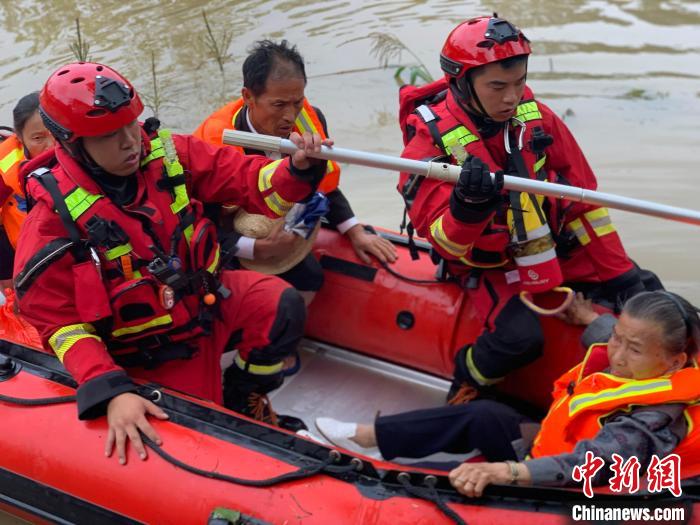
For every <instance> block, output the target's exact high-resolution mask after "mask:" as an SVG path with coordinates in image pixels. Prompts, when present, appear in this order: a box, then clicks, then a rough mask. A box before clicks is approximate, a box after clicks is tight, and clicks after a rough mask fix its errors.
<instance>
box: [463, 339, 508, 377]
mask: <svg viewBox="0 0 700 525" xmlns="http://www.w3.org/2000/svg"><path fill="white" fill-rule="evenodd" d="M473 351H474V347H473V346H470V347H469V350H467V370H469V374H470V375H471V376H472V377H473V378H474V379H475V380H476V381H477V382H478V383H479V384H480V385H483V386H486V385H493V384H494V383H498V382H499V381H501V380H502V379H503V378H502V377H498V378H496V379H489V378H488V377H485V376H484V375H483V374H482V373H481V372H479V369H478V368H477V367H476V365H475V364H474V356H473V355H472V354H473Z"/></svg>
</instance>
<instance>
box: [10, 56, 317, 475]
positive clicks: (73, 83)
mask: <svg viewBox="0 0 700 525" xmlns="http://www.w3.org/2000/svg"><path fill="white" fill-rule="evenodd" d="M142 110H143V104H142V102H141V100H140V98H139V96H138V94H137V93H136V92H135V90H134V88H133V87H132V85H131V84H130V83H129V81H128V80H127V79H126V78H124V77H123V76H122V75H120V74H119V73H118V72H117V71H115V70H113V69H112V68H110V67H107V66H105V65H101V64H96V63H73V64H68V65H66V66H64V67H61V68H59V69H58V70H57V71H56V72H55V73H53V74H52V75H51V77H50V78H49V79H48V80H47V82H46V85H45V86H44V88H43V90H42V91H41V95H40V111H41V116H42V118H43V119H44V122H45V124H46V127H47V128H48V129H49V130H50V131H51V133H52V134H53V135H54V137H56V140H57V141H58V145H57V147H56V148H55V149H54V150H52V151H51V152H45V153H44V154H42V155H40V156H39V157H37V158H35V159H33V160H32V161H30V162H29V163H28V164H27V165H26V166H24V167H23V169H22V175H26V176H27V177H28V178H27V194H28V196H29V197H31V199H32V201H33V203H34V204H33V207H32V209H31V211H30V213H29V215H28V217H27V220H26V221H25V224H24V226H23V228H22V231H21V234H20V238H19V243H18V248H17V258H16V262H15V286H16V290H17V294H18V297H19V305H20V309H21V311H22V313H23V315H24V316H25V317H26V318H27V319H28V320H29V322H31V323H32V324H33V325H34V326H35V327H36V328H37V330H38V331H39V333H40V335H41V337H42V340H43V343H44V345H45V346H46V347H47V348H50V349H51V350H53V351H54V352H55V353H56V355H57V356H58V358H59V360H60V361H61V362H62V363H63V365H64V366H65V367H66V369H67V370H68V371H69V372H70V373H71V375H72V376H73V378H74V379H75V380H76V382H77V383H78V390H77V405H78V415H79V418H80V419H92V418H95V417H98V416H101V415H103V414H105V413H106V414H107V418H108V422H109V434H108V438H107V447H106V452H107V453H108V454H109V453H111V450H112V448H113V445H114V444H115V443H116V445H117V450H118V454H119V457H120V460H121V461H122V462H124V461H125V455H124V450H125V447H124V444H125V441H126V440H127V439H131V441H132V444H133V446H134V447H135V449H136V451H137V452H138V453H139V454H140V455H141V457H145V451H144V449H143V445H142V443H141V440H140V438H139V430H140V431H142V432H144V433H145V434H146V435H147V436H149V437H150V438H151V439H156V440H157V441H158V436H157V434H156V433H155V432H154V430H153V428H152V427H151V425H150V424H149V423H148V421H147V419H146V415H151V416H155V417H158V418H161V419H162V418H165V417H166V415H165V413H164V412H163V411H162V410H160V409H159V408H158V407H157V406H155V405H154V404H152V403H151V402H150V401H147V400H146V399H145V398H143V397H140V396H139V395H137V392H138V387H137V385H136V384H135V383H134V381H133V380H132V377H133V378H139V379H142V380H146V381H155V382H158V383H160V384H162V385H165V386H167V387H172V388H176V389H179V390H181V391H184V392H186V393H189V394H193V395H197V396H200V397H203V398H207V399H212V400H214V401H216V402H219V403H220V402H222V397H223V396H222V381H221V368H220V357H221V354H222V351H223V350H225V349H230V348H233V347H235V348H237V349H238V350H239V357H238V361H239V363H240V371H239V374H238V376H237V377H236V378H235V380H236V384H235V385H233V386H232V387H231V388H230V395H229V397H228V399H227V400H226V401H227V403H226V406H228V407H229V408H231V409H233V410H236V411H239V412H242V413H245V414H248V415H250V416H254V417H257V418H259V419H265V420H270V421H272V422H274V413H273V412H271V410H270V407H269V403H268V402H267V401H266V397H265V394H266V393H267V392H269V391H270V390H272V389H274V388H277V387H278V386H279V385H280V384H281V383H282V373H281V370H282V366H283V360H284V359H285V357H286V356H287V355H288V354H289V353H290V352H291V351H292V350H293V349H294V348H295V346H296V345H297V343H298V341H299V339H300V338H301V335H302V332H303V325H304V321H305V309H304V304H303V301H302V299H301V297H300V296H299V294H298V293H297V292H296V291H295V290H294V289H293V288H291V287H289V286H288V285H287V284H286V283H284V282H283V281H282V280H280V279H278V278H275V277H271V276H265V275H261V274H257V273H255V272H250V271H237V272H231V271H220V269H219V266H220V264H221V261H220V250H219V244H218V242H217V239H216V230H215V228H214V227H213V225H212V223H211V222H210V221H209V220H208V219H206V218H204V217H203V213H202V202H217V203H222V204H231V205H233V204H235V205H239V206H241V207H242V208H244V209H248V210H251V211H252V212H256V213H262V214H267V215H274V214H275V211H274V210H273V209H272V208H270V206H269V204H268V202H269V201H270V199H280V200H283V201H284V202H296V201H300V200H303V199H304V198H306V197H307V196H308V195H309V194H311V193H312V192H313V191H314V190H315V188H316V185H317V184H318V181H319V180H320V179H321V177H322V176H323V166H322V165H321V164H319V163H312V162H311V161H310V160H309V159H308V158H307V157H306V152H307V151H313V150H318V149H319V148H320V146H321V144H322V142H323V141H322V140H321V138H320V137H319V136H318V135H312V134H310V133H306V134H305V135H304V137H301V136H299V135H297V134H293V135H292V137H291V139H292V140H293V141H294V142H295V143H296V144H297V145H298V146H299V147H300V148H301V149H300V151H299V152H298V153H296V154H295V155H294V156H293V157H291V158H288V159H284V160H280V161H276V162H271V161H270V160H269V159H266V158H265V157H253V156H244V155H241V154H240V153H239V152H237V151H235V150H233V149H228V148H216V147H212V146H211V145H209V144H206V143H205V142H202V141H201V140H199V139H196V138H193V137H190V136H184V135H173V134H171V133H170V132H169V131H167V130H157V128H158V126H159V123H158V122H157V120H155V119H147V121H146V122H145V123H144V124H141V123H139V122H138V120H137V118H138V117H139V115H140V114H141V112H142ZM326 143H330V141H326ZM261 181H265V185H264V186H263V185H261V184H260V182H261ZM234 392H235V395H234Z"/></svg>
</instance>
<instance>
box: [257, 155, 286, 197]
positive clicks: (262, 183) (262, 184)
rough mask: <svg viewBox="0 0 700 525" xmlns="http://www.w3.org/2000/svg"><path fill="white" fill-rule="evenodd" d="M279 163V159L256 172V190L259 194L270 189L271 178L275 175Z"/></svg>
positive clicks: (280, 160)
mask: <svg viewBox="0 0 700 525" xmlns="http://www.w3.org/2000/svg"><path fill="white" fill-rule="evenodd" d="M281 162H282V159H279V160H276V161H274V162H270V164H266V165H265V166H263V167H262V168H260V171H259V172H258V190H259V191H260V193H262V192H263V191H266V190H269V189H270V188H272V176H273V175H274V174H275V170H276V169H277V166H279V165H280V163H281Z"/></svg>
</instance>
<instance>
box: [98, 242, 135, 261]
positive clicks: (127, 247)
mask: <svg viewBox="0 0 700 525" xmlns="http://www.w3.org/2000/svg"><path fill="white" fill-rule="evenodd" d="M132 249H133V248H132V247H131V243H128V242H127V243H126V244H120V245H119V246H115V247H114V248H112V249H110V250H107V251H106V252H105V258H106V259H107V260H108V261H113V260H114V259H117V258H119V257H121V256H122V255H126V254H128V253H130V252H131V250H132Z"/></svg>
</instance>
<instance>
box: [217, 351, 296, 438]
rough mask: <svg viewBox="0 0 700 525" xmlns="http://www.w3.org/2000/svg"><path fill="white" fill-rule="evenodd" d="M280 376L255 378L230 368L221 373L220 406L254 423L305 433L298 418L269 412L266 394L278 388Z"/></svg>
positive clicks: (234, 366)
mask: <svg viewBox="0 0 700 525" xmlns="http://www.w3.org/2000/svg"><path fill="white" fill-rule="evenodd" d="M283 380H284V378H283V376H282V374H281V373H280V374H274V375H269V376H263V375H255V374H251V373H250V372H245V371H244V370H241V369H240V368H238V366H236V365H235V364H233V365H231V366H230V367H229V368H227V369H226V372H224V406H225V407H226V408H228V409H229V410H233V411H234V412H238V413H240V414H243V415H246V416H248V417H250V418H252V419H255V420H257V421H262V422H263V423H268V424H270V425H275V426H278V427H280V428H284V429H286V430H290V431H292V432H297V431H299V430H308V428H307V426H306V424H305V423H304V422H303V421H302V420H301V419H299V418H297V417H293V416H286V415H278V414H277V413H276V412H275V411H274V410H273V409H272V403H270V400H269V399H268V397H267V393H268V392H271V391H272V390H274V389H276V388H278V387H280V386H281V385H282V381H283Z"/></svg>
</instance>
